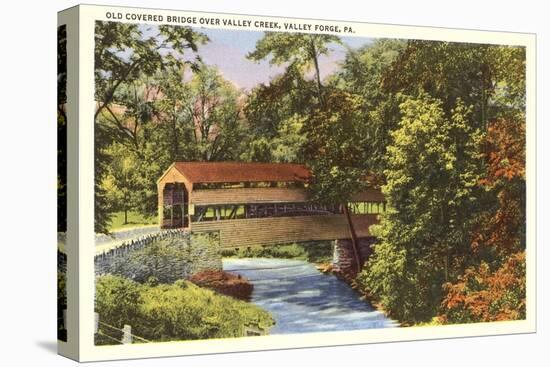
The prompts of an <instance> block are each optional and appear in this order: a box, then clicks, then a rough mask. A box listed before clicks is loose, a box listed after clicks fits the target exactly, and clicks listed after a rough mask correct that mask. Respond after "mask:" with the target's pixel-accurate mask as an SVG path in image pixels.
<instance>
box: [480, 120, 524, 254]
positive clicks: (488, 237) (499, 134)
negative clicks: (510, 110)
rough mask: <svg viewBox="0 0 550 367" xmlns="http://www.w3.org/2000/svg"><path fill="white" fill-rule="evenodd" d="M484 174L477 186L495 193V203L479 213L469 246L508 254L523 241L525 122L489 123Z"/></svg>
mask: <svg viewBox="0 0 550 367" xmlns="http://www.w3.org/2000/svg"><path fill="white" fill-rule="evenodd" d="M485 159H486V162H487V175H486V177H485V178H483V179H482V180H480V182H479V183H480V185H482V186H485V187H486V188H487V189H488V190H491V191H493V192H495V194H496V197H497V200H498V206H497V207H496V209H493V210H491V211H488V212H486V213H484V214H482V215H481V216H480V220H479V223H478V230H477V231H475V233H474V236H473V239H472V248H473V249H474V250H478V249H479V248H480V247H481V246H487V247H493V248H495V249H497V250H498V251H499V252H504V253H505V254H510V253H512V252H514V251H517V250H518V249H519V248H518V246H519V245H521V243H522V242H523V238H522V236H523V232H522V230H521V228H522V226H524V225H525V207H524V202H525V189H524V185H523V184H524V182H525V121H519V122H518V121H512V120H508V119H499V120H496V121H494V122H492V123H491V124H490V125H489V127H488V130H487V136H486V139H485Z"/></svg>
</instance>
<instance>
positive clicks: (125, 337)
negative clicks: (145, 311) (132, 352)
mask: <svg viewBox="0 0 550 367" xmlns="http://www.w3.org/2000/svg"><path fill="white" fill-rule="evenodd" d="M122 331H123V332H124V334H122V340H121V342H122V344H132V327H131V326H130V325H124V327H123V328H122Z"/></svg>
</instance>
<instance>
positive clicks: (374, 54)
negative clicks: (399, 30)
mask: <svg viewBox="0 0 550 367" xmlns="http://www.w3.org/2000/svg"><path fill="white" fill-rule="evenodd" d="M405 46H406V42H404V41H402V40H392V39H379V40H375V41H374V42H373V43H371V44H367V45H365V46H363V47H361V48H359V49H357V50H354V49H348V51H347V53H346V57H345V59H344V61H343V63H342V67H341V69H340V70H339V71H338V72H337V73H336V74H334V75H333V76H332V78H331V79H330V83H329V86H333V87H335V88H339V89H343V90H346V91H348V92H350V93H353V94H356V95H359V96H361V97H362V99H363V104H362V105H361V107H360V111H361V116H360V118H361V119H362V120H363V121H364V127H363V128H364V129H365V134H366V135H367V136H368V145H367V146H365V149H367V150H368V154H367V155H366V159H367V160H368V166H369V169H370V171H371V173H372V174H373V175H375V176H376V177H377V178H378V179H379V180H380V181H383V171H384V169H385V168H386V162H385V159H384V156H385V153H386V147H387V146H388V145H389V144H390V143H391V136H390V133H391V131H393V130H395V129H396V128H397V125H398V123H399V120H400V110H399V104H400V103H401V102H402V101H403V100H402V98H401V96H400V93H394V92H388V91H386V90H384V89H383V88H381V84H382V78H383V76H384V74H385V72H386V70H387V68H389V67H390V66H391V65H392V63H393V62H394V61H395V59H396V58H397V57H398V55H399V54H400V52H402V51H403V50H404V48H405Z"/></svg>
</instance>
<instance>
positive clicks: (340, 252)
mask: <svg viewBox="0 0 550 367" xmlns="http://www.w3.org/2000/svg"><path fill="white" fill-rule="evenodd" d="M375 241H376V239H375V237H362V238H358V239H357V245H358V246H357V247H358V250H359V252H360V258H361V259H362V262H363V263H362V264H361V265H363V264H364V263H366V262H367V261H368V258H369V257H370V255H371V253H372V247H371V245H372V244H373V243H374V242H375ZM332 265H333V267H334V270H336V271H337V272H338V273H340V274H342V275H343V276H344V277H346V278H355V277H356V276H357V274H358V273H357V265H356V256H355V251H354V249H353V244H352V242H351V239H340V240H336V241H335V244H334V253H333V258H332Z"/></svg>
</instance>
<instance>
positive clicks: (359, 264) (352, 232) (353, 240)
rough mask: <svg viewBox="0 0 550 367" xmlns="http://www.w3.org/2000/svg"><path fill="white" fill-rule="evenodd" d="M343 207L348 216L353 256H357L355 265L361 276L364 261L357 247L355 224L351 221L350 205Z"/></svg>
mask: <svg viewBox="0 0 550 367" xmlns="http://www.w3.org/2000/svg"><path fill="white" fill-rule="evenodd" d="M342 205H343V206H344V214H345V216H346V221H347V222H348V229H349V234H350V237H351V247H352V248H353V255H354V256H355V264H356V266H357V274H359V273H360V272H361V267H362V264H363V261H362V259H361V253H360V252H359V247H358V245H357V235H356V233H355V228H354V227H353V222H352V220H351V215H350V213H349V208H348V205H347V204H342Z"/></svg>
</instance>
